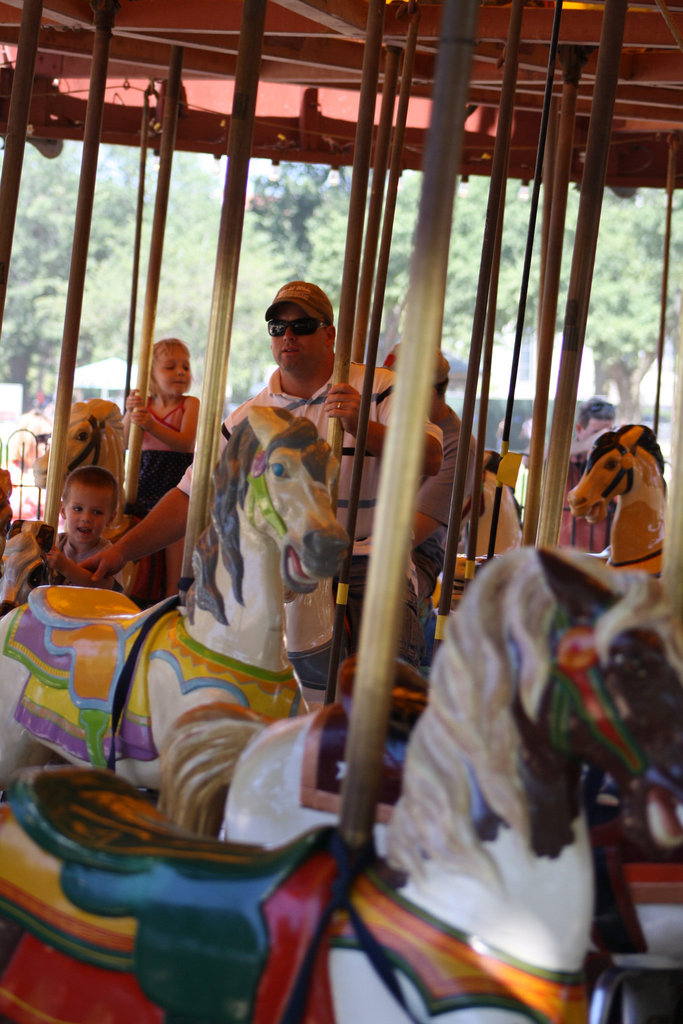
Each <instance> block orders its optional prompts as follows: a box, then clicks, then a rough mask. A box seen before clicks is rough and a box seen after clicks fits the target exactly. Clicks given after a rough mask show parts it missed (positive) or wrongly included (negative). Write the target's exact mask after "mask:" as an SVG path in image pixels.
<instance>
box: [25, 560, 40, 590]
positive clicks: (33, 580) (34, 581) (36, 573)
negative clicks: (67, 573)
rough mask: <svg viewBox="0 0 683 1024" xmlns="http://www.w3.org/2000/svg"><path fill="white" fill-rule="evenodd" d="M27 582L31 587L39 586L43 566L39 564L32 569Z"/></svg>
mask: <svg viewBox="0 0 683 1024" xmlns="http://www.w3.org/2000/svg"><path fill="white" fill-rule="evenodd" d="M28 581H29V584H30V585H31V586H32V587H39V586H40V584H41V583H42V582H43V567H42V565H39V566H38V568H37V569H34V570H33V572H32V573H31V575H30V576H29V578H28Z"/></svg>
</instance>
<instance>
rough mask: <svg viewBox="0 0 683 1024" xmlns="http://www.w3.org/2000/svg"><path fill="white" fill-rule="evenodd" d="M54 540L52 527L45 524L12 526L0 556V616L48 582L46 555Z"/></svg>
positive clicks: (24, 522) (23, 522)
mask: <svg viewBox="0 0 683 1024" xmlns="http://www.w3.org/2000/svg"><path fill="white" fill-rule="evenodd" d="M53 541H54V528H53V527H52V526H48V524H47V523H41V522H36V521H31V522H28V521H25V520H22V519H17V520H15V521H14V522H13V523H12V526H11V528H10V530H9V534H8V537H7V543H6V545H5V551H4V554H3V556H2V575H1V576H0V616H2V615H6V614H7V612H9V611H11V610H12V609H13V608H16V607H17V606H18V605H20V604H24V603H25V602H26V601H27V600H28V595H29V593H30V591H31V590H33V589H34V588H35V587H40V586H42V585H43V584H47V583H49V568H48V564H47V558H46V555H47V552H48V551H49V550H50V548H51V547H52V544H53Z"/></svg>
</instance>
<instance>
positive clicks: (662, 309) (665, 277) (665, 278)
mask: <svg viewBox="0 0 683 1024" xmlns="http://www.w3.org/2000/svg"><path fill="white" fill-rule="evenodd" d="M678 141H679V140H678V136H677V135H670V136H669V138H668V143H669V153H668V160H667V165H666V222H665V228H664V256H663V264H662V290H661V295H660V300H659V339H658V343H657V392H656V396H655V414H654V418H653V424H652V429H653V430H654V432H655V434H656V433H657V432H658V431H659V403H660V401H661V394H662V363H663V362H664V341H665V339H666V302H667V297H668V292H669V258H670V256H671V215H672V213H673V206H674V188H675V187H676V154H677V152H678Z"/></svg>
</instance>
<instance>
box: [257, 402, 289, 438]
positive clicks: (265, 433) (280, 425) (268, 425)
mask: <svg viewBox="0 0 683 1024" xmlns="http://www.w3.org/2000/svg"><path fill="white" fill-rule="evenodd" d="M247 418H248V420H249V425H250V427H251V429H252V430H253V431H254V433H255V434H256V437H257V438H258V440H259V444H260V445H261V447H262V448H266V447H267V446H268V445H269V444H270V442H271V441H272V439H273V438H274V437H276V436H277V435H278V434H281V433H282V431H283V430H284V429H285V427H286V426H287V424H288V423H289V421H290V420H291V418H292V414H291V413H289V412H287V410H286V409H273V408H272V407H270V406H266V405H255V406H252V408H251V409H250V410H249V413H248V414H247Z"/></svg>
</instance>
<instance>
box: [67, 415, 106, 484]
mask: <svg viewBox="0 0 683 1024" xmlns="http://www.w3.org/2000/svg"><path fill="white" fill-rule="evenodd" d="M88 423H89V424H90V426H91V427H92V434H91V435H90V440H89V441H88V443H87V444H86V446H85V448H84V449H83V451H81V452H79V453H78V455H75V456H74V458H73V459H72V460H71V462H70V463H69V465H68V466H67V467H66V471H67V473H70V472H71V471H72V470H73V469H76V467H77V466H80V465H81V463H83V462H85V460H86V459H87V457H88V455H90V452H94V453H95V454H94V457H93V460H92V461H93V464H94V465H97V464H98V463H99V461H100V448H101V447H102V428H103V426H104V423H101V422H99V421H98V420H97V419H95V417H94V416H93V415H92V414H91V415H90V416H88Z"/></svg>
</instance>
